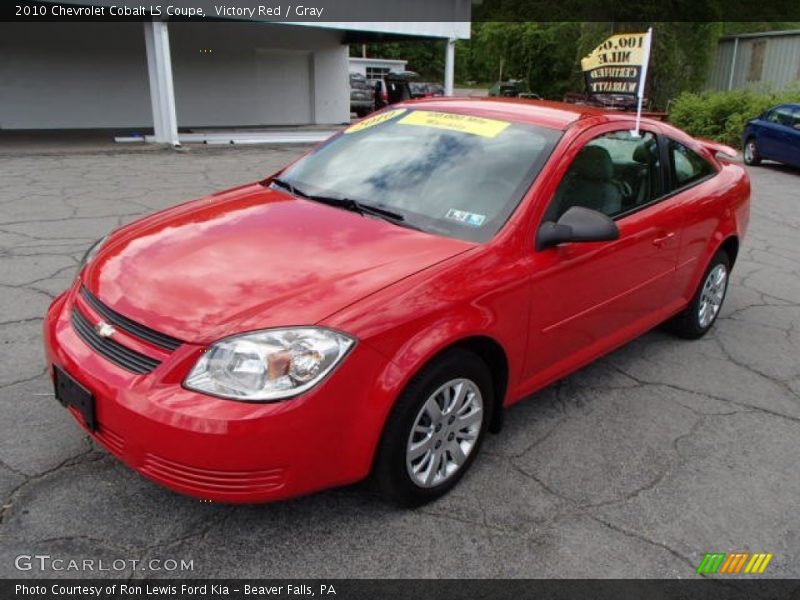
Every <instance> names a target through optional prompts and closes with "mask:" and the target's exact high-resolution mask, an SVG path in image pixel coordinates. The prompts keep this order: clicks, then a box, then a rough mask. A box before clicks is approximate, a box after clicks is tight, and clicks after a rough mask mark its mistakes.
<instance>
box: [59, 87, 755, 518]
mask: <svg viewBox="0 0 800 600" xmlns="http://www.w3.org/2000/svg"><path fill="white" fill-rule="evenodd" d="M633 126H634V121H633V119H632V116H631V115H628V114H624V113H618V112H617V113H606V112H603V111H601V110H599V109H593V108H587V107H578V106H574V105H566V104H557V103H547V102H519V101H517V100H498V99H469V100H466V99H434V100H424V101H419V102H406V103H404V104H402V105H399V106H393V107H392V108H391V109H389V110H386V111H383V112H381V113H378V114H376V115H373V116H371V117H369V118H367V119H365V120H362V121H360V122H358V123H356V124H354V125H351V126H350V127H349V128H347V129H345V130H343V131H342V132H340V133H339V134H337V135H336V136H334V137H333V138H331V139H329V140H328V141H326V142H325V143H323V144H322V145H320V146H318V147H317V148H315V149H313V150H312V151H310V152H309V153H308V154H306V155H305V156H304V157H302V158H301V159H299V160H298V161H296V162H295V163H293V164H292V165H290V166H289V167H287V168H286V169H284V170H282V171H281V172H279V173H277V174H275V175H273V176H271V177H269V178H267V179H264V180H262V181H259V182H256V183H251V184H247V185H243V186H240V187H237V188H234V189H231V190H227V191H224V192H220V193H217V194H213V195H210V196H207V197H204V198H200V199H199V200H194V201H192V202H189V203H186V204H183V205H180V206H177V207H174V208H171V209H168V210H165V211H162V212H160V213H157V214H155V215H152V216H150V217H147V218H144V219H142V220H140V221H137V222H135V223H132V224H130V225H127V226H125V227H122V228H121V229H119V230H117V231H115V232H114V233H112V234H111V235H109V236H108V237H107V238H104V239H103V240H101V241H100V242H98V243H97V244H96V245H95V246H94V247H93V248H91V250H90V251H89V252H88V253H87V255H86V257H85V259H84V261H83V266H82V268H81V270H80V273H79V275H78V277H77V279H76V281H75V283H74V285H73V286H72V287H71V289H70V290H68V291H67V292H65V293H63V294H62V295H60V296H59V297H58V298H57V299H56V300H55V301H54V302H53V304H52V306H51V307H50V309H49V313H48V316H47V319H46V323H45V331H44V337H45V345H46V350H47V360H48V362H49V364H50V370H51V373H52V375H53V378H54V383H55V386H56V396H57V398H58V399H59V400H60V401H61V402H62V403H63V404H65V405H66V406H67V407H68V409H69V411H70V412H71V413H72V414H73V416H74V417H75V418H76V420H77V421H78V423H79V424H80V425H81V426H82V427H83V428H84V429H86V430H87V431H88V432H89V433H90V434H91V435H92V437H93V438H94V439H95V440H97V441H98V442H99V443H100V444H101V445H102V446H104V447H105V448H106V449H107V450H108V451H109V452H111V453H112V454H114V455H116V456H117V457H119V458H120V459H122V460H123V461H124V462H125V463H127V464H128V465H130V466H131V467H132V468H133V469H135V470H136V471H138V472H139V473H141V474H143V475H145V476H146V477H149V478H150V479H152V480H154V481H156V482H158V483H161V484H163V485H165V486H167V487H169V488H172V489H174V490H177V491H179V492H183V493H186V494H190V495H193V496H197V497H200V498H205V499H213V500H216V501H223V502H255V501H267V500H275V499H279V498H286V497H290V496H295V495H298V494H305V493H309V492H313V491H315V490H320V489H323V488H328V487H331V486H338V485H342V484H347V483H351V482H356V481H359V480H362V479H364V478H366V477H367V476H368V475H370V474H372V475H373V477H374V480H375V481H376V483H377V485H378V487H379V489H380V490H382V492H383V493H384V494H386V495H387V496H389V497H390V498H393V499H394V500H396V501H398V502H400V503H403V504H406V505H413V504H419V503H423V502H426V501H429V500H432V499H434V498H436V497H438V496H440V495H441V494H443V493H445V492H446V491H447V490H449V489H450V488H452V487H453V485H455V484H456V483H457V482H458V480H459V479H460V478H461V476H462V475H463V474H464V472H465V471H466V470H467V469H468V467H469V466H470V464H471V463H472V461H473V460H474V459H475V457H476V455H477V453H478V450H479V448H480V445H481V442H482V441H483V439H484V438H485V436H486V434H487V431H498V430H499V429H500V426H501V422H502V415H503V408H504V407H507V406H509V405H511V404H513V403H515V402H517V401H518V400H521V399H522V398H525V397H526V396H529V395H530V394H531V393H532V392H535V391H536V390H539V389H541V388H542V387H544V386H546V385H548V384H549V383H552V382H553V381H555V380H557V379H559V378H562V377H564V376H565V375H567V374H569V373H571V372H573V371H575V370H576V369H579V368H580V367H582V366H583V365H586V364H587V363H589V362H591V361H592V360H594V359H596V358H597V357H599V356H601V355H603V354H605V353H607V352H609V351H611V350H613V349H614V348H617V347H618V346H620V345H622V344H624V343H626V342H628V341H629V340H631V339H633V338H635V337H636V336H638V335H641V334H642V333H644V332H646V331H648V330H649V329H651V328H653V327H655V326H657V325H659V324H661V323H663V322H665V321H668V322H669V325H670V327H671V328H672V329H673V330H674V331H676V332H677V333H678V334H680V335H682V336H684V337H687V338H697V337H700V336H702V335H703V334H704V333H706V332H707V331H708V330H709V328H710V327H711V326H712V325H713V323H714V320H715V319H716V317H717V315H718V314H719V310H720V305H721V304H722V302H723V299H724V297H725V292H726V289H727V284H728V277H729V273H730V270H731V267H732V266H733V265H734V263H735V262H736V256H737V253H738V250H739V246H740V244H741V241H742V236H743V234H744V232H745V229H746V226H747V221H748V214H749V212H748V211H749V195H750V185H749V181H748V178H747V175H746V174H745V171H744V169H743V168H742V167H741V166H739V165H738V164H733V163H730V162H727V161H726V160H723V159H719V158H717V157H716V154H717V153H718V152H720V151H724V152H729V153H733V152H734V151H733V150H730V149H729V148H726V147H723V146H719V145H716V144H713V143H711V142H702V141H698V140H695V139H693V138H691V137H689V136H688V135H686V134H685V133H682V132H681V131H679V130H677V129H675V128H674V127H671V126H669V125H667V124H665V123H661V122H655V121H648V120H644V121H643V123H642V129H641V133H640V134H639V135H637V134H635V133H632V132H631V129H632V128H633ZM575 443H580V440H575Z"/></svg>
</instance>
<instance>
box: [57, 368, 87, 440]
mask: <svg viewBox="0 0 800 600" xmlns="http://www.w3.org/2000/svg"><path fill="white" fill-rule="evenodd" d="M53 374H54V383H55V395H56V400H58V401H59V402H60V403H61V404H63V405H64V406H66V407H69V406H72V407H73V408H74V409H75V410H77V411H78V414H80V415H81V417H83V422H84V423H86V427H88V428H89V431H95V430H96V429H97V419H96V417H95V410H94V396H93V395H92V393H91V392H90V391H89V390H87V389H86V388H85V387H83V386H82V385H81V384H80V383H78V382H77V381H75V380H74V379H73V378H72V377H71V376H70V375H69V374H67V373H66V372H65V371H62V370H61V369H59V368H58V367H56V366H54V367H53Z"/></svg>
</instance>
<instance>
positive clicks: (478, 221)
mask: <svg viewBox="0 0 800 600" xmlns="http://www.w3.org/2000/svg"><path fill="white" fill-rule="evenodd" d="M444 217H445V219H450V220H451V221H458V222H459V223H461V224H462V225H466V226H467V227H480V226H481V225H483V222H484V221H485V220H486V215H479V214H477V213H471V212H467V211H466V210H457V209H455V208H451V209H450V210H448V211H447V214H446V215H445V216H444Z"/></svg>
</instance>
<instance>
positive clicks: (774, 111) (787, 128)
mask: <svg viewBox="0 0 800 600" xmlns="http://www.w3.org/2000/svg"><path fill="white" fill-rule="evenodd" d="M742 142H743V144H744V162H745V163H746V164H748V165H757V164H759V163H761V161H762V160H775V161H778V162H782V163H785V164H787V165H791V166H793V167H800V104H781V105H779V106H774V107H773V108H770V109H769V110H768V111H766V112H765V113H764V114H762V115H761V116H759V117H757V118H755V119H753V120H752V121H749V122H748V123H747V125H746V126H745V128H744V134H743V135H742Z"/></svg>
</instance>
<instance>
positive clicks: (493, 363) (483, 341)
mask: <svg viewBox="0 0 800 600" xmlns="http://www.w3.org/2000/svg"><path fill="white" fill-rule="evenodd" d="M453 348H463V349H464V350H468V351H469V352H472V353H473V354H475V355H476V356H478V357H479V358H480V359H481V360H482V361H483V362H485V363H486V366H487V367H489V373H490V374H491V376H492V385H493V386H494V390H493V391H494V403H493V406H492V419H491V421H490V422H489V431H491V432H492V433H498V432H499V431H500V429H502V426H503V414H504V413H503V404H504V401H505V397H506V391H507V390H508V357H507V356H506V351H505V349H504V348H503V346H501V345H500V343H499V342H498V341H496V340H495V339H494V338H492V337H489V336H487V335H473V336H470V337H466V338H463V339H460V340H457V341H456V342H454V343H452V344H450V345H449V346H446V347H445V348H442V350H440V351H439V352H437V353H436V355H434V356H433V357H432V358H431V359H430V360H429V361H427V362H426V363H425V364H426V365H427V364H429V363H430V362H431V361H432V360H435V359H436V357H437V356H441V355H442V354H443V353H445V352H447V351H449V350H452V349H453ZM423 367H424V365H423Z"/></svg>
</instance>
